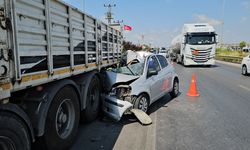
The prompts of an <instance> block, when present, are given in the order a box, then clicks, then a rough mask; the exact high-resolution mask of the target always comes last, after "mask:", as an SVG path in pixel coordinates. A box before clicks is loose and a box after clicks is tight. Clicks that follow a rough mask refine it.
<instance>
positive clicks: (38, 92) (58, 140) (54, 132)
mask: <svg viewBox="0 0 250 150" xmlns="http://www.w3.org/2000/svg"><path fill="white" fill-rule="evenodd" d="M121 43H122V32H121V30H118V29H117V28H116V29H115V27H111V26H109V25H107V24H105V23H103V22H101V21H99V20H97V19H96V18H94V17H92V16H90V15H88V14H86V13H84V12H82V11H80V10H78V9H77V8H75V7H72V6H71V5H68V4H66V3H64V2H63V1H60V0H0V149H1V150H12V149H18V150H19V149H20V150H29V149H31V144H32V143H33V142H35V141H38V143H42V144H41V146H42V147H44V148H42V149H51V150H59V149H68V148H69V147H70V146H71V145H72V143H73V141H74V139H75V137H76V134H77V129H78V124H79V120H80V119H82V120H84V121H87V122H90V121H93V120H94V119H95V118H96V117H97V114H98V111H99V109H100V104H101V101H100V93H101V92H102V91H101V90H102V87H103V84H102V83H103V82H102V81H103V80H104V79H103V78H102V75H101V72H102V71H103V69H105V68H107V67H109V66H113V65H116V64H117V62H118V60H119V59H120V56H121Z"/></svg>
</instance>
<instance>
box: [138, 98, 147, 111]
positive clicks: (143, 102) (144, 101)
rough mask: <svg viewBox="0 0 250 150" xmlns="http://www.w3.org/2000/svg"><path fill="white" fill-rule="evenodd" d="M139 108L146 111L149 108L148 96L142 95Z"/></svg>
mask: <svg viewBox="0 0 250 150" xmlns="http://www.w3.org/2000/svg"><path fill="white" fill-rule="evenodd" d="M139 109H140V110H142V111H144V112H146V111H147V110H148V100H147V98H146V97H142V98H141V99H140V101H139Z"/></svg>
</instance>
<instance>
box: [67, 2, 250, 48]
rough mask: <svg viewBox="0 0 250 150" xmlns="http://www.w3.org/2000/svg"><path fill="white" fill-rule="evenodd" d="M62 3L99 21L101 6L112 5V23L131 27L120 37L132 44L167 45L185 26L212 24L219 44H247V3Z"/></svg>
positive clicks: (249, 37) (249, 17) (249, 32)
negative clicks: (121, 23) (241, 42)
mask: <svg viewBox="0 0 250 150" xmlns="http://www.w3.org/2000/svg"><path fill="white" fill-rule="evenodd" d="M64 1H66V2H67V3H69V4H71V5H73V6H75V7H77V8H79V9H81V10H84V11H85V12H86V13H88V14H90V15H92V16H94V17H96V18H98V19H100V20H102V21H106V20H105V12H106V11H107V8H104V7H103V5H104V4H116V7H114V8H113V9H112V11H113V13H114V21H117V20H123V23H124V24H126V25H129V26H131V27H132V28H133V30H132V31H126V32H125V33H124V36H125V40H126V41H131V42H133V43H135V44H151V45H152V46H155V47H168V46H171V42H172V40H173V39H174V38H175V37H176V36H178V35H179V34H180V33H181V29H182V26H183V24H185V23H209V24H211V25H213V26H214V27H215V29H216V32H217V34H218V35H219V37H220V38H219V39H220V42H223V43H227V44H236V43H239V42H240V41H246V42H248V43H250V0H64ZM223 23H224V25H222V24H223ZM222 33H223V34H222ZM222 35H223V36H222ZM143 37H144V38H143Z"/></svg>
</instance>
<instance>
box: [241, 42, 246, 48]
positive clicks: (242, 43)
mask: <svg viewBox="0 0 250 150" xmlns="http://www.w3.org/2000/svg"><path fill="white" fill-rule="evenodd" d="M246 45H247V43H246V42H245V41H241V42H240V48H241V49H243V47H246Z"/></svg>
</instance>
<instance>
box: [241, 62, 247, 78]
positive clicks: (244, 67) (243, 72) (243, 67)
mask: <svg viewBox="0 0 250 150" xmlns="http://www.w3.org/2000/svg"><path fill="white" fill-rule="evenodd" d="M241 71H242V74H243V75H244V76H246V75H247V74H248V72H247V66H246V65H243V66H242V69H241Z"/></svg>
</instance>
